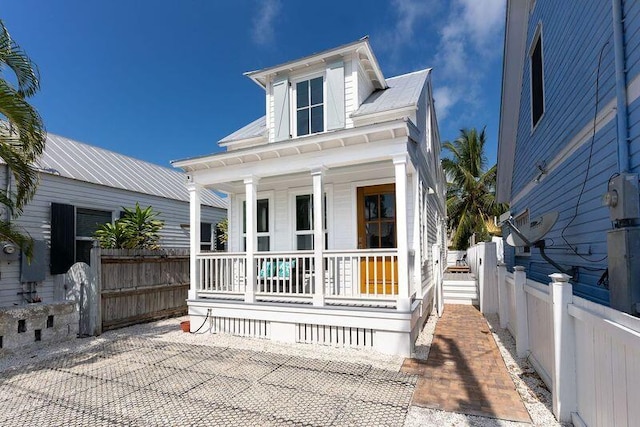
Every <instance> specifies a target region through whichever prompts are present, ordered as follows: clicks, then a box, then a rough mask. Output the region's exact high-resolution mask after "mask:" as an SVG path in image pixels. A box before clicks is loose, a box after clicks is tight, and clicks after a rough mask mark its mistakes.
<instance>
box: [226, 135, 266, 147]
mask: <svg viewBox="0 0 640 427" xmlns="http://www.w3.org/2000/svg"><path fill="white" fill-rule="evenodd" d="M257 142H265V143H266V142H267V136H266V135H259V136H252V137H251V138H243V139H230V140H227V141H220V142H218V147H230V146H234V145H241V144H249V143H257Z"/></svg>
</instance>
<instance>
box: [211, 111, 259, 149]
mask: <svg viewBox="0 0 640 427" xmlns="http://www.w3.org/2000/svg"><path fill="white" fill-rule="evenodd" d="M258 136H265V137H266V136H267V119H266V116H262V117H260V118H259V119H257V120H254V121H252V122H251V123H249V124H248V125H246V126H245V127H242V128H240V129H238V130H237V131H235V132H233V133H232V134H231V135H227V136H225V137H224V138H222V139H221V140H220V142H218V144H220V145H225V144H228V143H230V142H233V141H240V140H243V139H249V138H255V137H258Z"/></svg>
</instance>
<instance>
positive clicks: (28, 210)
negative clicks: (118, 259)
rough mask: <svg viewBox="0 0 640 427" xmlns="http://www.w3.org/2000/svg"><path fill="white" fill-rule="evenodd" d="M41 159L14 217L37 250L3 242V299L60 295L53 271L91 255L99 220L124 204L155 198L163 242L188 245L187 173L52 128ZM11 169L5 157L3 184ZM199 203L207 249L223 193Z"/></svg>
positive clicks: (221, 214) (1, 302)
mask: <svg viewBox="0 0 640 427" xmlns="http://www.w3.org/2000/svg"><path fill="white" fill-rule="evenodd" d="M36 167H37V168H38V169H39V170H40V183H39V186H38V190H37V192H36V195H35V197H34V198H33V200H32V201H31V202H30V203H29V204H28V205H27V206H26V207H25V209H24V213H23V214H22V216H20V217H19V218H18V219H17V220H14V221H15V223H16V224H17V225H18V226H20V227H22V228H23V230H24V231H25V232H26V233H28V234H29V235H31V237H32V238H33V239H34V240H35V242H36V245H35V252H34V258H33V260H32V262H31V263H30V264H29V263H27V262H26V260H25V259H24V258H23V257H22V256H21V254H20V252H19V251H15V252H13V253H8V252H11V248H12V245H10V244H9V245H8V246H7V244H6V243H5V244H2V246H0V249H2V250H0V307H4V306H12V305H22V304H25V303H27V302H28V301H30V300H33V299H40V300H42V302H44V303H50V302H54V301H59V300H61V299H62V298H63V296H62V295H63V293H64V290H63V289H61V285H59V286H58V283H59V282H58V281H57V280H56V278H57V277H59V275H61V274H63V273H66V272H67V270H68V269H69V267H70V266H71V265H72V264H73V263H75V262H77V261H84V262H87V263H88V262H89V252H90V249H91V245H92V239H91V236H92V235H93V232H94V231H95V230H96V229H97V227H98V224H102V223H105V222H109V221H113V220H115V219H118V218H119V217H120V212H121V211H122V207H123V206H124V207H133V206H135V204H136V202H139V203H140V205H141V206H142V207H146V206H152V207H153V209H154V210H155V211H158V212H160V215H159V219H161V220H163V221H164V222H165V225H164V228H163V229H162V231H161V232H160V235H161V241H160V243H161V245H162V246H164V247H172V248H173V247H183V248H185V247H188V246H189V227H188V225H189V216H188V215H187V213H186V210H187V207H188V202H189V193H188V192H187V190H186V189H185V187H184V185H185V180H186V177H185V175H184V174H182V173H180V172H178V171H176V170H173V169H170V168H166V167H162V166H158V165H154V164H151V163H148V162H144V161H142V160H137V159H133V158H131V157H127V156H124V155H122V154H118V153H114V152H112V151H108V150H105V149H102V148H98V147H94V146H91V145H87V144H82V143H80V142H76V141H73V140H71V139H68V138H63V137H61V136H57V135H53V134H49V135H47V141H46V146H45V152H44V154H43V155H42V157H41V158H40V160H39V161H38V164H37V165H36ZM7 172H8V171H7V168H6V166H5V165H0V185H2V188H7V186H8V185H11V177H10V175H9V174H8V173H7ZM202 204H203V208H202V222H203V226H202V227H201V228H200V230H202V231H203V236H202V240H203V249H211V245H213V244H215V241H214V237H213V236H214V235H213V233H214V231H215V225H216V224H217V223H218V222H220V221H221V220H222V219H223V218H225V216H226V200H225V199H224V198H222V197H220V196H218V195H217V194H215V193H213V192H210V191H206V192H203V193H202ZM6 218H7V216H6V212H3V217H2V219H3V220H5V219H6ZM199 237H200V236H199ZM205 245H206V247H205ZM56 287H58V288H60V289H57V288H56Z"/></svg>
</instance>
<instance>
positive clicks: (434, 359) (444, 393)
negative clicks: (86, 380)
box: [402, 305, 531, 422]
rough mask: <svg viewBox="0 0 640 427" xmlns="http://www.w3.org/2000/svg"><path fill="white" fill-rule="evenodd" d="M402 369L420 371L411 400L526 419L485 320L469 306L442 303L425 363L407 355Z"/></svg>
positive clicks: (473, 411)
mask: <svg viewBox="0 0 640 427" xmlns="http://www.w3.org/2000/svg"><path fill="white" fill-rule="evenodd" d="M402 371H403V372H406V373H411V374H417V375H419V379H418V382H417V384H416V390H415V393H414V396H413V401H412V404H413V405H416V406H422V407H427V408H434V409H441V410H444V411H449V412H460V413H463V414H469V415H480V416H485V417H486V416H488V417H495V418H501V419H505V420H512V421H521V422H531V419H530V417H529V413H528V412H527V410H526V408H525V407H524V404H523V403H522V400H521V399H520V395H519V394H518V392H517V391H516V389H515V386H514V384H513V381H512V380H511V377H510V376H509V373H508V372H507V368H506V366H505V364H504V361H503V360H502V357H501V355H500V351H499V350H498V347H497V345H496V343H495V341H494V339H493V336H492V334H491V332H490V331H489V327H488V325H487V322H486V320H485V319H484V317H483V316H482V314H481V313H480V312H479V311H478V309H477V308H475V307H473V306H470V305H446V306H445V309H444V314H443V316H442V318H440V319H439V320H438V323H437V325H436V330H435V335H434V339H433V342H432V345H431V349H430V351H429V357H428V359H427V361H426V362H425V361H420V360H416V359H407V360H406V361H405V363H404V365H403V368H402Z"/></svg>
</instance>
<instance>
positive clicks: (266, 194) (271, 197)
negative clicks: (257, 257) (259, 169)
mask: <svg viewBox="0 0 640 427" xmlns="http://www.w3.org/2000/svg"><path fill="white" fill-rule="evenodd" d="M246 199H247V197H246V196H245V195H242V196H238V202H237V208H238V209H237V210H238V213H237V221H238V235H239V239H238V247H239V248H240V250H241V251H242V250H244V249H243V247H244V238H245V237H246V234H247V233H245V232H244V231H242V220H243V218H242V214H243V212H242V204H243V203H244V202H245V201H246ZM261 199H267V200H268V201H269V232H268V233H264V232H263V233H258V232H256V237H269V252H271V251H273V249H272V248H274V247H275V241H274V236H275V224H276V222H275V218H274V216H275V205H274V201H275V194H274V192H273V191H261V192H259V193H257V195H256V201H257V200H261ZM256 252H261V251H258V247H257V246H256Z"/></svg>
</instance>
